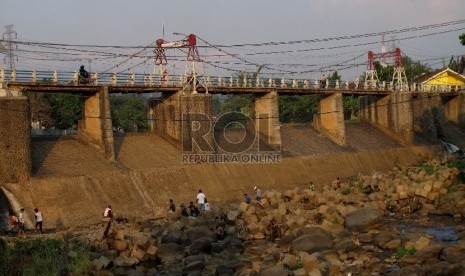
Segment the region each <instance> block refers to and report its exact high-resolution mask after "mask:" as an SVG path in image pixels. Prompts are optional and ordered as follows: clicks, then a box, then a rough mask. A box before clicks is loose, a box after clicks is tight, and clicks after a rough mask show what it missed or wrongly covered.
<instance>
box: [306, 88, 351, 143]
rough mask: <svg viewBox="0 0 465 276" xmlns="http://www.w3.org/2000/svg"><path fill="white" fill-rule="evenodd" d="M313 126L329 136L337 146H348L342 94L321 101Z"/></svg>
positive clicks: (329, 96)
mask: <svg viewBox="0 0 465 276" xmlns="http://www.w3.org/2000/svg"><path fill="white" fill-rule="evenodd" d="M312 126H313V127H314V128H315V129H316V130H317V131H319V132H321V133H323V134H325V135H327V136H328V137H329V138H330V139H331V140H333V141H334V142H335V143H336V144H338V145H341V146H345V145H346V129H345V125H344V107H343V102H342V93H336V94H332V95H328V96H326V97H323V98H321V99H320V103H319V104H318V114H315V115H314V116H313V123H312Z"/></svg>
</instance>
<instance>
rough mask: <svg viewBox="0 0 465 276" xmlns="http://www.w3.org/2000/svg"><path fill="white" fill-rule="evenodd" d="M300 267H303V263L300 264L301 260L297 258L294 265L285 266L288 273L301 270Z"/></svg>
mask: <svg viewBox="0 0 465 276" xmlns="http://www.w3.org/2000/svg"><path fill="white" fill-rule="evenodd" d="M302 267H304V263H303V262H302V259H301V258H297V260H296V262H295V263H293V264H289V265H287V268H288V269H289V270H290V271H294V270H297V269H301V268H302Z"/></svg>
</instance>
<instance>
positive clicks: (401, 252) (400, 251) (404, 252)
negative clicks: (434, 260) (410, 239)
mask: <svg viewBox="0 0 465 276" xmlns="http://www.w3.org/2000/svg"><path fill="white" fill-rule="evenodd" d="M415 252H417V250H416V249H415V247H412V248H405V247H404V246H403V245H402V246H399V247H398V248H397V251H396V254H395V255H396V257H397V258H401V257H404V256H410V255H413V254H415Z"/></svg>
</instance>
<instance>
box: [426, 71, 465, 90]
mask: <svg viewBox="0 0 465 276" xmlns="http://www.w3.org/2000/svg"><path fill="white" fill-rule="evenodd" d="M420 84H421V87H422V90H423V91H438V92H446V91H460V90H465V76H463V75H461V74H459V73H457V72H455V71H454V70H452V69H450V68H446V69H441V70H436V71H434V72H432V73H430V74H425V75H424V76H421V82H420Z"/></svg>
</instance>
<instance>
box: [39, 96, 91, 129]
mask: <svg viewBox="0 0 465 276" xmlns="http://www.w3.org/2000/svg"><path fill="white" fill-rule="evenodd" d="M45 97H46V99H47V101H48V102H49V104H50V107H51V117H52V118H53V120H54V121H55V124H54V126H55V127H56V128H59V129H76V128H77V123H78V120H79V119H80V118H81V113H82V106H83V101H84V100H83V98H82V97H81V96H80V95H75V94H68V93H63V94H60V93H48V94H46V95H45Z"/></svg>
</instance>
